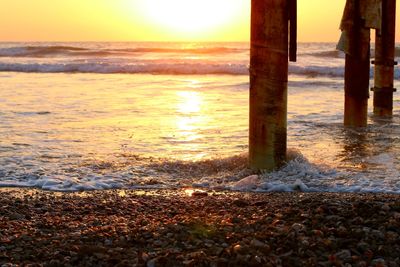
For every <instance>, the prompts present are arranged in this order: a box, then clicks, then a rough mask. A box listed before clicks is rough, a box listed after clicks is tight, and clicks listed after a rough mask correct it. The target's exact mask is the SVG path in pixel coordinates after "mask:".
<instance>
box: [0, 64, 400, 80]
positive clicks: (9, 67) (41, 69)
mask: <svg viewBox="0 0 400 267" xmlns="http://www.w3.org/2000/svg"><path fill="white" fill-rule="evenodd" d="M0 72H37V73H102V74H107V73H109V74H112V73H121V74H135V73H148V74H172V75H185V74H186V75H188V74H202V75H205V74H227V75H248V73H249V70H248V65H246V64H229V63H221V64H218V63H190V62H187V63H137V64H122V63H121V64H109V63H70V64H56V63H51V64H39V63H32V64H20V63H0ZM289 72H290V74H295V75H300V76H307V77H318V76H325V77H343V76H344V67H342V66H340V67H328V66H298V65H290V67H289ZM371 77H373V68H371ZM395 79H400V70H399V69H397V68H396V69H395Z"/></svg>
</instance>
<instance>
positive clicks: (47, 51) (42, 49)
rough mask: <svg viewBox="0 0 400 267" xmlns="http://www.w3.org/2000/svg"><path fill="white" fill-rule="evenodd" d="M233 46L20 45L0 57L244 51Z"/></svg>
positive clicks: (9, 49) (8, 49)
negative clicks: (86, 46)
mask: <svg viewBox="0 0 400 267" xmlns="http://www.w3.org/2000/svg"><path fill="white" fill-rule="evenodd" d="M246 51H248V50H247V49H241V48H234V47H196V48H186V47H183V48H161V47H136V48H120V49H89V48H83V47H76V46H20V47H8V48H0V57H49V56H56V55H60V56H98V57H99V56H113V55H115V56H118V55H119V56H121V55H131V54H137V53H180V54H226V53H238V52H246Z"/></svg>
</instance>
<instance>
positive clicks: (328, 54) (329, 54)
mask: <svg viewBox="0 0 400 267" xmlns="http://www.w3.org/2000/svg"><path fill="white" fill-rule="evenodd" d="M303 55H307V56H314V57H322V58H344V53H343V52H341V51H339V50H328V51H318V52H311V53H304V54H303Z"/></svg>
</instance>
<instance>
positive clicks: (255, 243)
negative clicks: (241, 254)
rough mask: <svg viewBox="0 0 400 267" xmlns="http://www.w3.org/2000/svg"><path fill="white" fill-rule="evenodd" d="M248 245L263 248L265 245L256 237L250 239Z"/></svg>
mask: <svg viewBox="0 0 400 267" xmlns="http://www.w3.org/2000/svg"><path fill="white" fill-rule="evenodd" d="M250 246H253V247H256V248H263V247H265V246H266V244H265V243H264V242H261V241H260V240H258V239H252V240H251V242H250Z"/></svg>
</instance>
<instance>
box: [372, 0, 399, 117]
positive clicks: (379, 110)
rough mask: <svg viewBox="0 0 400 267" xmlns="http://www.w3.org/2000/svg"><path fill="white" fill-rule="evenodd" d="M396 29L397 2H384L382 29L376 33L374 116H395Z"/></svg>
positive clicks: (391, 0) (388, 0)
mask: <svg viewBox="0 0 400 267" xmlns="http://www.w3.org/2000/svg"><path fill="white" fill-rule="evenodd" d="M395 28H396V0H383V1H382V29H381V31H380V32H379V31H376V38H375V60H374V61H373V63H374V64H375V77H374V83H375V85H374V88H372V90H373V91H374V114H375V115H377V116H392V115H393V92H394V91H395V89H394V88H393V79H394V65H395V64H396V63H395V62H394V56H395V55H394V53H395V32H396V31H395Z"/></svg>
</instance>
